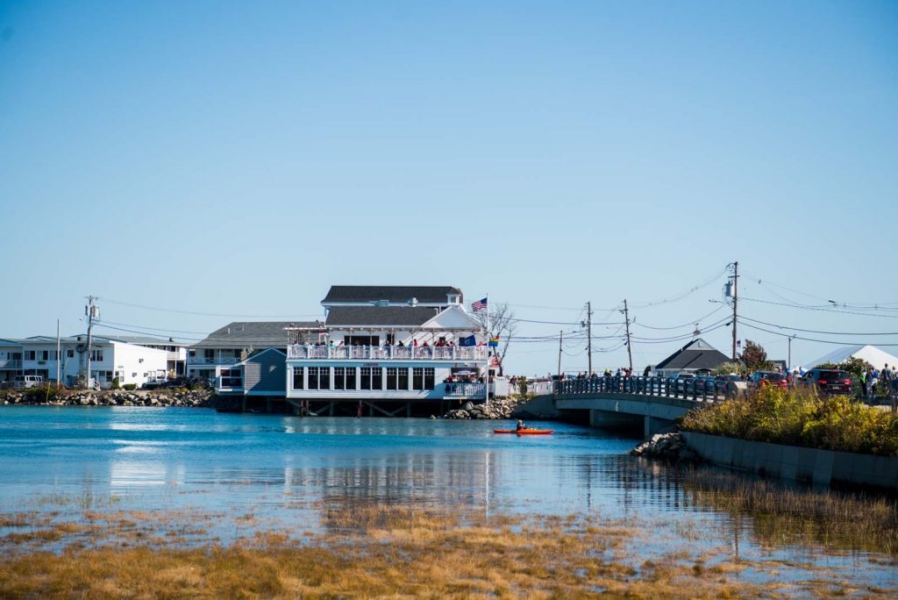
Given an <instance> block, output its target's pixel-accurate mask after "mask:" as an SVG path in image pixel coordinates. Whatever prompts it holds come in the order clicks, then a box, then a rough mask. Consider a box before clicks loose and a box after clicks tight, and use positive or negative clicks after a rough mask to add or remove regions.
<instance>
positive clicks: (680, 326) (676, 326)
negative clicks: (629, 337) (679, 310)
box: [633, 304, 726, 331]
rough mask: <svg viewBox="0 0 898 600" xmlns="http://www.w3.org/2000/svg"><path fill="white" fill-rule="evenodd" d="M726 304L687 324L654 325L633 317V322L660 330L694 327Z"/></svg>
mask: <svg viewBox="0 0 898 600" xmlns="http://www.w3.org/2000/svg"><path fill="white" fill-rule="evenodd" d="M725 306H726V305H725V304H721V305H720V306H718V307H717V308H715V309H714V310H712V311H711V312H709V313H708V314H706V315H705V316H704V317H701V318H699V319H695V320H692V321H689V322H688V323H685V324H683V325H675V326H674V327H652V326H651V325H646V324H645V323H639V322H638V321H636V319H633V324H634V325H639V326H640V327H645V328H646V329H655V330H658V331H669V330H671V329H682V328H684V327H694V326H695V324H696V323H701V322H702V321H704V320H705V319H707V318H708V317H710V316H711V315H713V314H714V313H716V312H718V311H720V310H723V308H724V307H725Z"/></svg>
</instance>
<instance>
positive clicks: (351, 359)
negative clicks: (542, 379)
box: [286, 286, 490, 405]
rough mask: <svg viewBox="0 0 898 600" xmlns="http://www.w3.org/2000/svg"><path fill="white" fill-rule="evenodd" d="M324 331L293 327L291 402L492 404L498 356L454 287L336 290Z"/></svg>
mask: <svg viewBox="0 0 898 600" xmlns="http://www.w3.org/2000/svg"><path fill="white" fill-rule="evenodd" d="M322 305H323V306H324V308H325V311H326V317H325V320H324V322H323V323H321V324H316V325H313V326H304V327H291V328H288V333H289V334H290V336H291V339H290V345H289V346H288V348H287V359H286V362H287V371H286V374H287V389H286V396H287V398H288V400H290V401H292V402H294V403H296V402H297V401H298V402H302V401H307V400H308V401H313V400H314V401H322V400H323V401H328V402H346V401H350V402H358V401H366V402H372V401H379V402H380V403H381V405H382V404H383V402H384V401H393V402H399V403H400V404H402V403H409V402H419V401H434V400H438V401H443V400H481V401H482V400H485V399H486V396H487V382H488V363H489V360H490V351H489V347H488V343H487V342H488V340H487V339H486V337H485V331H484V328H483V325H482V324H481V322H480V321H479V320H478V319H477V318H476V317H475V316H474V315H473V314H471V313H469V312H468V311H467V309H466V308H465V306H464V302H463V295H462V292H461V290H459V289H457V288H454V287H421V286H418V287H401V286H333V287H331V289H330V291H329V292H328V294H327V296H326V297H325V299H324V300H323V301H322Z"/></svg>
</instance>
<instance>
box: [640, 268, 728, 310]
mask: <svg viewBox="0 0 898 600" xmlns="http://www.w3.org/2000/svg"><path fill="white" fill-rule="evenodd" d="M726 270H727V268H726V267H724V268H723V269H722V270H721V271H719V272H717V273H715V274H714V276H712V277H710V278H708V279H707V280H705V281H704V282H702V283H699V284H698V285H695V286H693V287H691V288H690V289H689V290H688V291H685V292H683V293H681V294H677V295H675V296H670V297H668V298H663V299H661V300H656V301H654V302H643V303H636V304H633V305H632V308H649V307H651V306H658V305H659V304H669V303H671V302H677V301H678V300H682V299H683V298H685V297H686V296H688V295H690V294H692V293H694V292H697V291H698V290H700V289H702V288H705V287H707V286H709V285H711V284H712V283H714V282H715V281H717V280H718V279H720V276H721V275H723V274H724V273H726Z"/></svg>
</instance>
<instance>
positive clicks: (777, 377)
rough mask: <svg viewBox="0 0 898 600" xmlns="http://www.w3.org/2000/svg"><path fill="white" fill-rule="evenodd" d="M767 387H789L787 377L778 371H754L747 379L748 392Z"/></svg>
mask: <svg viewBox="0 0 898 600" xmlns="http://www.w3.org/2000/svg"><path fill="white" fill-rule="evenodd" d="M768 385H772V386H774V387H781V388H787V387H789V377H788V375H786V374H785V373H780V372H779V371H755V372H754V373H752V374H751V377H749V378H748V389H749V390H758V389H760V388H762V387H765V386H768Z"/></svg>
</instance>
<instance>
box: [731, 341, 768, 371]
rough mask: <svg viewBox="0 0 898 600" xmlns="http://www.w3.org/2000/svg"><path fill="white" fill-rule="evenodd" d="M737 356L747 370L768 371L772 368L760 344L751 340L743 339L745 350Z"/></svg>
mask: <svg viewBox="0 0 898 600" xmlns="http://www.w3.org/2000/svg"><path fill="white" fill-rule="evenodd" d="M739 358H740V359H742V364H744V365H745V367H746V368H747V369H748V370H749V371H768V370H770V369H771V368H772V364H771V362H770V361H769V360H767V351H766V350H764V347H763V346H761V344H758V343H755V342H753V341H751V340H745V350H743V351H742V355H741V356H740V357H739Z"/></svg>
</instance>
